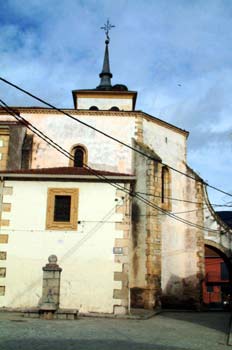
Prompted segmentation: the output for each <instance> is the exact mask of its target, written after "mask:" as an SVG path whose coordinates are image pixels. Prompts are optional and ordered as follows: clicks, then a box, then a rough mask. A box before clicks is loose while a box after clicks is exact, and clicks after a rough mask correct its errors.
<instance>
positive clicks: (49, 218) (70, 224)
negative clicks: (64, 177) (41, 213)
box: [46, 188, 79, 231]
mask: <svg viewBox="0 0 232 350" xmlns="http://www.w3.org/2000/svg"><path fill="white" fill-rule="evenodd" d="M57 195H60V196H70V197H71V207H70V221H54V210H55V196H57ZM78 199H79V189H78V188H48V192H47V212H46V229H47V230H67V231H75V230H77V217H78Z"/></svg>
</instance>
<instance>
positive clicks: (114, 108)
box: [110, 106, 119, 111]
mask: <svg viewBox="0 0 232 350" xmlns="http://www.w3.org/2000/svg"><path fill="white" fill-rule="evenodd" d="M110 111H119V108H118V107H116V106H113V107H111V108H110Z"/></svg>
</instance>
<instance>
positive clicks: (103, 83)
mask: <svg viewBox="0 0 232 350" xmlns="http://www.w3.org/2000/svg"><path fill="white" fill-rule="evenodd" d="M114 27H115V26H114V25H112V24H110V22H109V19H107V22H106V24H105V25H104V27H101V29H103V30H104V31H105V34H106V40H105V44H106V47H105V54H104V60H103V66H102V71H101V73H100V74H99V77H100V78H101V80H100V84H99V85H98V86H97V90H111V88H112V85H111V78H112V76H113V75H112V73H111V72H110V61H109V49H108V45H109V43H110V37H109V30H110V29H112V28H114Z"/></svg>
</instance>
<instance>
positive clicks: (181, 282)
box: [162, 275, 202, 310]
mask: <svg viewBox="0 0 232 350" xmlns="http://www.w3.org/2000/svg"><path fill="white" fill-rule="evenodd" d="M201 295H202V290H201V283H200V282H199V279H198V278H197V276H196V275H192V276H188V277H185V278H180V277H179V276H176V275H171V277H170V278H169V280H168V283H167V285H166V287H165V288H164V289H163V291H162V306H163V308H180V309H192V310H196V309H199V307H200V305H201V302H202V296H201Z"/></svg>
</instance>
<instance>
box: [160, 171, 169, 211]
mask: <svg viewBox="0 0 232 350" xmlns="http://www.w3.org/2000/svg"><path fill="white" fill-rule="evenodd" d="M170 198H171V173H170V170H169V169H168V167H167V166H163V167H162V169H161V204H162V208H163V209H165V210H168V211H171V210H172V201H171V199H170Z"/></svg>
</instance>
